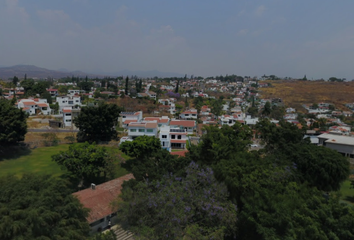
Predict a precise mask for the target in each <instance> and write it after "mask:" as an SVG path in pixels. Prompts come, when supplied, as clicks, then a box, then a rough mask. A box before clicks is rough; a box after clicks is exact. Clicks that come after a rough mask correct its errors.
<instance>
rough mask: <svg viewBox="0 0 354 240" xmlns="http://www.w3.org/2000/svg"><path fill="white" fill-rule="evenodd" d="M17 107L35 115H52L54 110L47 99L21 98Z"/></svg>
mask: <svg viewBox="0 0 354 240" xmlns="http://www.w3.org/2000/svg"><path fill="white" fill-rule="evenodd" d="M17 108H19V109H22V110H23V111H25V112H27V113H28V114H29V115H35V114H38V113H41V114H43V115H50V114H51V112H52V110H51V109H50V106H49V104H48V103H47V99H39V98H35V99H21V100H20V101H19V102H18V103H17Z"/></svg>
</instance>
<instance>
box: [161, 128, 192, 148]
mask: <svg viewBox="0 0 354 240" xmlns="http://www.w3.org/2000/svg"><path fill="white" fill-rule="evenodd" d="M159 139H160V142H161V147H162V148H164V149H167V150H168V151H171V149H185V148H186V147H187V146H186V144H187V131H186V130H185V129H181V128H171V127H170V126H163V127H161V129H160V132H159Z"/></svg>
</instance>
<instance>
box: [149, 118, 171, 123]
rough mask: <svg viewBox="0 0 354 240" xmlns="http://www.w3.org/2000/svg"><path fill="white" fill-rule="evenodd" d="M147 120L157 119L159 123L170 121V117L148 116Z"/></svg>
mask: <svg viewBox="0 0 354 240" xmlns="http://www.w3.org/2000/svg"><path fill="white" fill-rule="evenodd" d="M144 120H145V121H157V122H158V123H168V118H159V117H146V118H144Z"/></svg>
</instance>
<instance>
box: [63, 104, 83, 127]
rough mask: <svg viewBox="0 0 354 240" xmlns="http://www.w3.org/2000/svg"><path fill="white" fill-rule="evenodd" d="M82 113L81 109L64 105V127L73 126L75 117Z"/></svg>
mask: <svg viewBox="0 0 354 240" xmlns="http://www.w3.org/2000/svg"><path fill="white" fill-rule="evenodd" d="M79 113H80V109H75V108H71V107H64V108H63V109H62V114H63V126H64V127H71V126H73V124H72V122H73V120H74V118H76V117H77V116H78V115H79Z"/></svg>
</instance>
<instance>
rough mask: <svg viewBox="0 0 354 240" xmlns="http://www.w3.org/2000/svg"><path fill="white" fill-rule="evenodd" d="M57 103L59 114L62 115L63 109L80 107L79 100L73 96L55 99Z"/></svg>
mask: <svg viewBox="0 0 354 240" xmlns="http://www.w3.org/2000/svg"><path fill="white" fill-rule="evenodd" d="M56 100H57V103H58V104H59V113H62V110H63V108H64V107H70V108H73V107H75V106H76V105H77V106H81V98H80V97H75V96H63V97H57V98H56Z"/></svg>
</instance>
